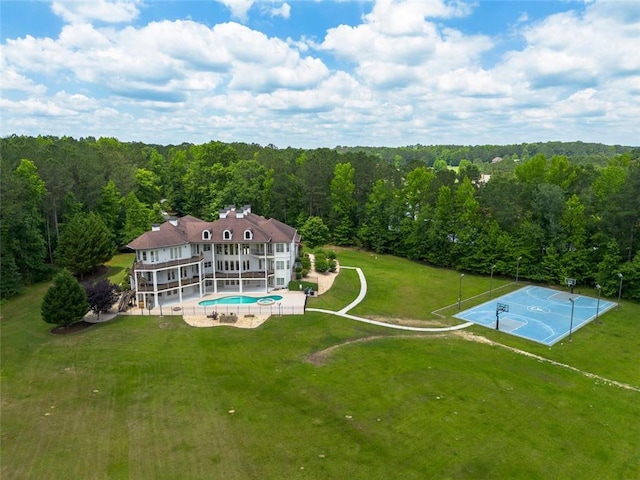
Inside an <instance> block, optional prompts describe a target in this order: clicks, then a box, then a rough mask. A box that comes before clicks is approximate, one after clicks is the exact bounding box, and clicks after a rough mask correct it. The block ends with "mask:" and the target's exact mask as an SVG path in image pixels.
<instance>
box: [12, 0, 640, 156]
mask: <svg viewBox="0 0 640 480" xmlns="http://www.w3.org/2000/svg"><path fill="white" fill-rule="evenodd" d="M0 22H1V25H0V26H1V35H2V39H1V44H0V49H1V50H0V51H1V57H0V62H1V64H0V67H1V69H0V88H1V95H0V108H1V111H2V115H1V119H0V134H1V135H2V136H6V135H11V134H26V135H39V134H42V135H58V136H62V135H69V136H74V137H87V136H93V137H103V136H108V137H116V138H119V139H120V140H123V141H142V142H147V143H159V144H171V143H173V144H178V143H182V142H193V143H203V142H207V141H210V140H222V141H225V142H233V141H241V142H251V143H253V142H255V143H260V144H262V145H266V144H274V145H276V146H278V147H283V148H284V147H287V146H295V147H306V148H313V147H324V146H326V147H333V146H336V145H372V146H378V145H387V146H398V145H413V144H417V143H420V144H423V145H429V144H465V145H468V144H487V143H493V144H506V143H520V142H536V141H550V140H561V141H575V140H580V141H585V142H603V143H608V144H624V145H640V54H638V51H639V48H640V47H639V45H640V2H636V1H612V0H606V1H602V0H586V1H585V0H567V1H564V0H563V1H498V0H495V1H482V0H479V1H466V0H455V1H454V0H376V1H349V0H346V1H345V0H342V1H338V0H334V1H329V0H306V1H286V2H283V1H281V0H220V1H204V0H200V1H143V0H134V1H127V0H93V1H89V2H82V1H77V0H64V1H62V0H60V1H54V2H44V1H28V0H23V1H4V0H2V1H0Z"/></svg>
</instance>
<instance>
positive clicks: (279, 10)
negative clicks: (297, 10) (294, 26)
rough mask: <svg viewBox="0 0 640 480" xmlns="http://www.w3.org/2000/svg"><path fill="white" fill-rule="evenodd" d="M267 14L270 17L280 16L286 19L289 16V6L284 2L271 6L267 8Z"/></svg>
mask: <svg viewBox="0 0 640 480" xmlns="http://www.w3.org/2000/svg"><path fill="white" fill-rule="evenodd" d="M269 14H270V15H271V16H272V17H282V18H284V19H287V18H289V17H290V16H291V6H290V5H289V4H288V3H286V2H285V3H283V4H282V5H280V6H279V7H271V8H270V9H269Z"/></svg>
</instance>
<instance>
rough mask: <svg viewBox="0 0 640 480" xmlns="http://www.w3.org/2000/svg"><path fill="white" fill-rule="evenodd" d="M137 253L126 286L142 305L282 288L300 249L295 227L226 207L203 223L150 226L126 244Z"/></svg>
mask: <svg viewBox="0 0 640 480" xmlns="http://www.w3.org/2000/svg"><path fill="white" fill-rule="evenodd" d="M128 246H129V247H130V248H132V249H133V250H135V252H136V260H135V262H134V264H133V270H132V272H131V278H132V282H131V288H132V289H133V290H135V292H136V302H137V303H138V304H139V305H141V306H150V305H162V304H168V303H175V302H182V301H183V299H184V298H185V297H186V298H193V297H202V296H203V295H205V294H207V293H222V292H234V293H242V292H269V291H271V290H274V289H279V288H287V287H288V285H289V282H290V281H291V279H292V275H293V272H294V263H295V259H296V257H297V255H298V249H299V247H300V236H299V235H298V232H297V231H296V229H295V228H293V227H290V226H289V225H286V224H284V223H282V222H280V221H278V220H275V219H265V218H264V217H261V216H259V215H256V214H254V213H251V207H249V206H244V207H242V208H241V209H236V208H235V207H234V206H230V207H227V208H225V209H224V210H222V211H220V218H219V219H218V220H216V221H214V222H205V221H203V220H200V219H198V218H195V217H191V216H185V217H181V218H175V219H170V220H169V221H167V222H165V223H163V224H161V225H154V226H153V227H152V229H151V231H149V232H146V233H144V234H142V235H141V236H139V237H138V238H136V239H135V240H133V241H132V242H131V243H130V244H129V245H128Z"/></svg>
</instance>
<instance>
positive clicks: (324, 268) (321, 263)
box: [316, 255, 329, 273]
mask: <svg viewBox="0 0 640 480" xmlns="http://www.w3.org/2000/svg"><path fill="white" fill-rule="evenodd" d="M328 271H329V262H327V257H325V256H323V255H317V256H316V272H318V273H326V272H328Z"/></svg>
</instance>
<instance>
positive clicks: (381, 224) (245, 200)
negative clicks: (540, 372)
mask: <svg viewBox="0 0 640 480" xmlns="http://www.w3.org/2000/svg"><path fill="white" fill-rule="evenodd" d="M0 162H1V164H0V167H1V170H0V172H1V175H2V178H1V182H2V191H1V214H0V235H1V244H0V267H1V272H0V294H1V295H2V298H8V297H10V296H12V295H15V294H17V293H18V292H19V291H20V290H21V288H22V286H24V285H27V284H30V283H33V282H38V281H42V280H45V279H48V278H50V277H51V276H52V273H53V272H54V271H55V269H56V268H57V267H58V266H67V265H69V264H73V261H72V259H70V258H69V256H70V255H72V253H71V254H70V253H69V252H73V251H77V250H78V245H82V242H85V244H86V250H87V252H90V250H91V248H94V244H98V243H99V244H100V245H99V247H100V252H96V253H95V255H97V256H99V257H100V258H103V257H104V256H105V255H107V256H108V255H109V252H112V251H115V250H116V248H120V249H122V248H125V247H126V245H127V244H128V243H129V242H130V241H131V240H133V239H134V238H136V237H137V236H138V235H140V234H141V233H143V232H144V231H146V230H148V229H149V228H150V226H151V224H152V223H155V222H160V221H162V219H163V216H165V215H166V214H167V213H170V214H174V215H185V214H190V215H193V216H196V217H199V218H202V219H207V220H212V219H215V218H217V212H218V211H219V210H220V209H221V208H222V207H224V206H225V205H232V204H233V205H246V204H248V205H251V207H252V211H253V212H255V213H257V214H260V215H264V216H265V217H274V218H277V219H279V220H282V221H284V222H286V223H288V224H290V225H293V226H295V227H297V228H299V230H300V232H301V233H302V235H303V241H304V240H305V238H307V239H310V238H314V240H316V241H317V240H318V235H320V239H323V240H325V241H327V242H332V243H335V244H337V245H353V246H357V247H361V248H365V249H369V250H371V251H373V252H377V253H389V254H393V255H399V256H404V257H408V258H411V259H413V260H416V261H422V262H427V263H429V264H432V265H436V266H441V267H447V268H455V269H458V270H460V271H464V272H471V273H479V274H489V273H490V272H491V271H492V270H493V271H494V273H495V274H496V275H507V276H513V275H514V274H515V271H516V269H518V272H519V276H520V278H526V279H529V280H531V281H535V282H543V283H559V282H561V281H562V279H564V278H565V277H573V278H576V279H577V280H578V286H582V287H584V288H593V289H595V285H596V284H599V285H601V287H602V293H603V294H604V295H609V296H615V295H618V293H619V288H620V285H621V284H622V283H621V281H623V282H624V288H623V289H622V296H623V297H624V298H629V299H634V300H640V255H638V251H639V249H640V247H639V245H640V241H639V240H638V238H637V237H638V228H639V227H640V194H639V192H640V149H637V148H635V149H634V148H631V147H623V146H606V145H601V144H587V143H581V142H573V143H561V142H548V143H531V144H519V145H507V146H505V145H503V146H496V145H486V146H456V145H448V146H442V145H441V146H422V145H415V146H408V147H398V148H391V147H389V148H383V147H337V148H334V149H330V148H319V149H306V150H305V149H295V148H285V149H278V148H276V147H274V146H273V145H269V146H260V145H255V144H243V143H242V144H241V143H233V144H225V143H221V142H210V143H206V144H202V145H192V144H182V145H169V146H163V145H147V144H142V143H125V142H120V141H118V140H116V139H112V138H100V139H94V138H84V139H74V138H70V137H62V138H58V137H44V136H42V137H25V136H11V137H6V138H3V139H1V140H0ZM65 229H66V230H67V234H66V235H65V233H64V232H65ZM91 235H94V236H93V237H91ZM98 237H100V238H101V239H102V240H105V239H106V240H108V242H105V241H100V242H97V241H94V240H91V238H94V239H95V238H98ZM96 248H97V247H96ZM75 260H76V261H77V259H75ZM70 262H71V263H70ZM87 265H88V264H87ZM619 274H622V278H621V277H620V276H619Z"/></svg>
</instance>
